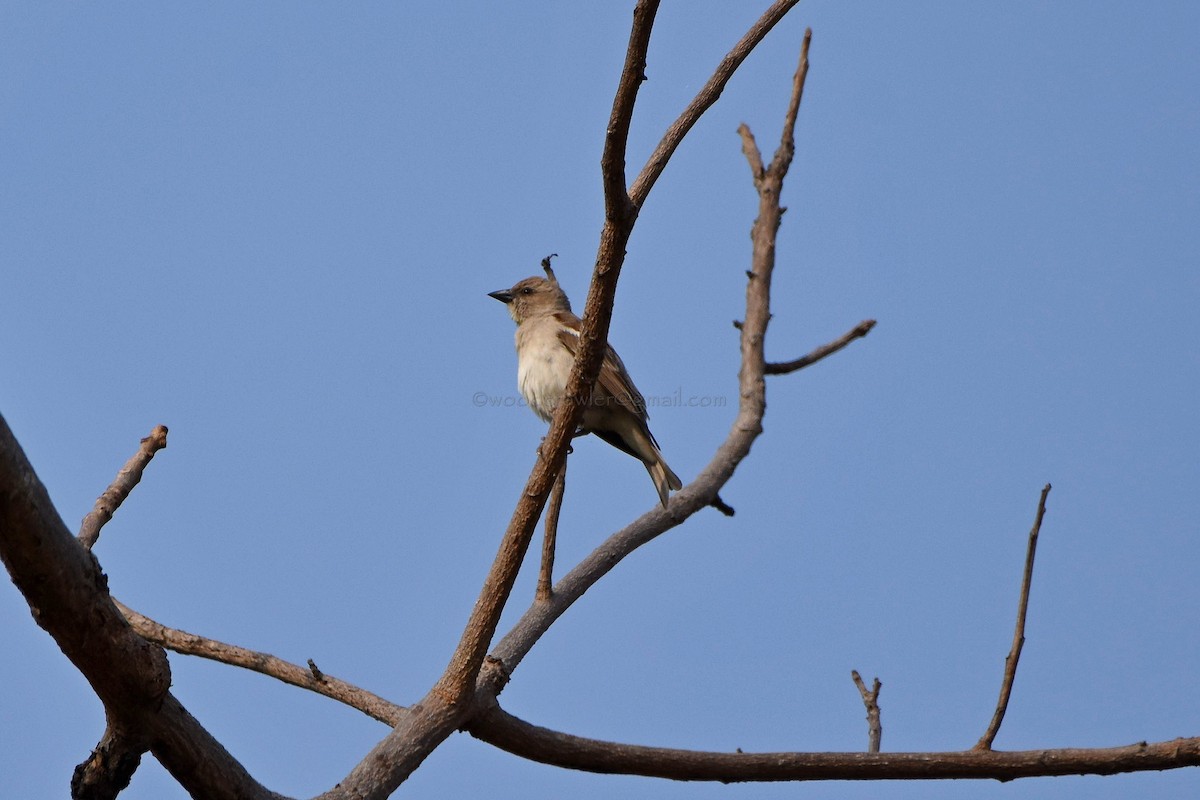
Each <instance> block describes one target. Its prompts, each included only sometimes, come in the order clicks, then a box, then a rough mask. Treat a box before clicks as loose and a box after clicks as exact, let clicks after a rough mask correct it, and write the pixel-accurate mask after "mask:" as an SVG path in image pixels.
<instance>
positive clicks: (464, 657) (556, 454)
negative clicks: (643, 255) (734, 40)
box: [323, 0, 658, 800]
mask: <svg viewBox="0 0 1200 800" xmlns="http://www.w3.org/2000/svg"><path fill="white" fill-rule="evenodd" d="M657 10H658V2H657V0H639V2H638V4H637V6H636V8H635V9H634V14H633V26H632V30H631V31H630V35H629V46H628V49H627V51H626V55H625V67H624V69H623V70H622V73H621V81H620V84H619V85H618V87H617V91H616V96H615V100H614V101H613V109H612V114H611V116H610V118H609V124H608V131H607V135H606V136H605V143H604V153H603V155H602V156H601V162H600V163H601V171H602V177H603V185H604V194H605V200H604V205H605V222H604V228H603V230H602V231H601V233H600V246H599V250H598V252H597V255H596V268H595V271H594V272H593V275H592V282H591V287H590V289H589V291H588V296H587V301H586V303H585V305H584V310H583V323H582V327H581V330H580V334H579V349H578V351H577V353H576V356H575V364H574V366H573V367H572V369H571V376H570V378H569V379H568V381H567V387H566V391H565V393H564V396H563V401H562V402H561V403H559V408H558V409H557V411H556V412H555V415H554V418H553V420H552V421H551V423H550V430H549V431H548V432H547V434H546V437H545V439H543V440H542V445H541V447H540V448H539V449H538V459H537V462H536V463H535V465H534V468H533V471H532V472H531V473H530V476H529V480H528V481H527V482H526V484H525V491H524V493H523V494H522V496H521V499H520V501H519V502H518V504H517V507H516V509H514V511H513V515H512V518H511V520H510V521H509V524H508V528H507V530H506V531H505V533H504V537H503V539H502V540H501V544H500V551H499V553H497V556H496V559H495V561H494V562H493V565H492V568H491V569H490V570H489V572H488V575H487V578H486V579H485V580H484V585H483V588H482V590H481V591H480V594H479V598H478V599H477V600H476V602H475V608H474V609H473V610H472V612H471V616H470V619H469V620H468V621H467V625H466V627H465V629H464V631H463V635H462V637H461V639H460V641H459V644H458V647H457V648H456V649H455V652H454V654H453V656H452V657H451V659H450V663H449V665H448V666H447V667H446V671H445V673H444V674H443V675H442V677H441V678H440V679H439V680H438V682H437V684H436V685H435V686H434V687H433V689H432V690H431V691H430V692H429V693H428V694H427V695H426V696H425V697H424V698H423V699H422V700H421V702H420V703H417V704H416V705H414V706H413V707H412V708H411V709H410V713H409V714H407V715H405V717H404V718H403V719H402V720H401V721H400V723H399V724H398V725H397V726H396V727H395V728H394V729H393V731H392V733H390V734H389V735H388V736H387V737H385V738H384V739H383V740H382V741H381V742H380V743H379V744H378V745H376V746H375V747H374V748H373V749H372V750H371V752H370V753H368V754H367V756H366V758H364V759H363V760H362V761H360V762H359V763H358V765H357V766H355V768H354V769H353V770H352V771H351V772H350V774H349V775H347V776H346V778H345V779H344V780H343V781H342V782H341V783H340V784H339V785H338V787H337V788H335V789H333V790H331V791H330V792H328V793H326V795H323V797H324V798H326V800H334V798H342V797H353V798H355V800H373V798H380V800H382V798H384V797H386V796H387V795H388V794H390V793H391V792H392V791H394V790H395V788H396V787H397V786H399V785H400V784H401V783H402V782H403V781H404V780H405V779H406V778H407V777H408V775H409V774H411V773H412V771H413V770H414V769H416V767H417V766H418V765H419V764H420V763H421V762H422V761H423V760H424V759H425V758H426V757H427V756H428V755H429V753H431V752H432V751H433V749H434V748H435V747H437V746H438V745H439V744H440V743H441V742H442V741H443V740H444V739H445V738H446V737H447V736H449V735H450V733H452V732H453V731H454V730H456V729H457V728H459V727H460V726H461V725H462V724H463V723H464V722H465V721H466V719H467V718H468V717H469V715H470V714H471V713H473V711H474V710H475V706H474V704H473V703H472V702H471V697H472V693H473V692H474V689H475V684H476V680H477V678H478V677H479V676H480V668H481V667H482V665H483V661H484V657H485V656H486V655H487V649H488V646H489V645H490V643H491V640H492V637H493V636H494V635H495V631H496V625H497V624H498V622H499V620H500V614H501V612H502V611H503V610H504V606H505V603H506V602H507V601H508V597H509V595H510V594H511V593H512V587H513V584H514V582H515V581H516V577H517V571H518V570H519V569H520V566H521V562H522V560H523V558H524V556H525V552H526V550H527V549H528V547H529V542H530V539H531V538H532V535H533V529H534V526H535V525H536V524H537V519H538V517H539V516H540V514H541V512H542V509H543V507H544V506H545V503H546V499H547V497H548V495H549V493H550V490H551V488H552V486H553V484H554V482H555V480H556V479H557V477H558V473H559V471H560V470H561V469H562V465H563V463H564V461H565V460H566V452H567V448H568V446H569V445H570V441H571V437H572V435H573V434H574V432H575V429H576V428H577V427H578V423H579V420H580V419H581V417H582V415H583V411H584V408H585V406H586V404H587V401H588V399H589V398H590V396H591V391H592V385H593V384H594V383H595V382H596V376H597V375H598V374H599V372H600V364H601V360H602V359H603V357H604V352H605V348H606V346H607V342H608V328H609V324H610V322H611V320H612V307H613V301H614V299H615V297H616V288H617V279H618V278H619V277H620V274H621V265H622V264H623V263H624V259H625V247H626V245H627V243H628V242H629V236H630V234H631V233H632V231H633V226H634V223H635V221H636V219H637V213H636V209H635V208H634V207H633V205H632V204H631V203H630V201H629V198H628V196H627V195H626V194H625V177H624V168H625V146H626V138H627V135H628V131H629V121H630V119H631V118H632V116H633V107H634V103H635V101H636V99H637V89H638V86H639V85H640V84H641V81H642V79H643V78H644V71H645V62H646V49H647V48H648V47H649V43H650V30H651V28H652V26H653V22H654V15H655V13H656V12H657ZM498 667H499V670H498V671H499V672H500V673H503V672H504V665H498ZM496 672H497V670H496V669H489V685H494V684H493V683H492V681H494V679H495V674H496Z"/></svg>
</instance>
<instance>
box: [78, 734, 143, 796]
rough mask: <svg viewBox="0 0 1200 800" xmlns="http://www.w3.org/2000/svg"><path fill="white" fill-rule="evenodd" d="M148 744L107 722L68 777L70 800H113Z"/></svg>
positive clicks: (124, 784) (134, 768)
mask: <svg viewBox="0 0 1200 800" xmlns="http://www.w3.org/2000/svg"><path fill="white" fill-rule="evenodd" d="M148 749H149V745H148V744H147V743H146V742H145V741H143V740H142V739H141V737H137V736H132V737H131V736H127V735H126V734H125V732H124V731H122V730H120V728H119V727H117V726H115V725H112V724H111V723H110V724H109V725H108V727H106V728H105V729H104V736H103V737H102V738H101V739H100V743H99V744H97V745H96V749H95V750H93V751H92V753H91V755H89V756H88V757H87V760H86V761H84V762H83V763H82V764H80V765H79V766H77V767H75V772H74V774H72V775H71V800H114V798H116V796H117V795H118V794H120V793H121V792H122V791H123V790H124V789H125V787H127V786H129V781H130V780H131V779H132V778H133V773H134V772H136V771H137V768H138V766H139V765H140V764H141V763H142V754H143V753H145V752H146V751H147V750H148Z"/></svg>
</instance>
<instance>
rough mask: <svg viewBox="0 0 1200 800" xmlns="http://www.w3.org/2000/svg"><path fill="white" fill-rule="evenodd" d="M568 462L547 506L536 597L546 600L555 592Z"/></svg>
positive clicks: (555, 484)
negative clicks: (555, 562)
mask: <svg viewBox="0 0 1200 800" xmlns="http://www.w3.org/2000/svg"><path fill="white" fill-rule="evenodd" d="M567 463H568V462H566V461H564V462H563V465H562V469H560V470H559V471H558V478H557V479H556V480H555V481H554V491H553V492H552V493H551V495H550V504H549V505H548V506H547V507H546V527H545V533H544V538H543V539H542V567H541V569H540V570H539V571H538V582H537V594H536V595H535V597H536V599H537V600H538V601H539V602H545V601H546V600H549V599H550V595H552V594H553V593H554V589H553V585H554V547H555V543H556V541H557V539H558V516H559V514H560V513H562V502H563V492H565V491H566V489H567Z"/></svg>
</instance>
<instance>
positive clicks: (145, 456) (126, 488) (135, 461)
mask: <svg viewBox="0 0 1200 800" xmlns="http://www.w3.org/2000/svg"><path fill="white" fill-rule="evenodd" d="M166 446H167V428H166V426H165V425H158V426H156V427H155V428H154V430H153V431H151V432H150V435H149V436H147V437H146V438H145V439H142V444H141V447H139V448H138V451H137V452H136V453H134V454H133V457H132V458H130V459H129V461H127V462H126V463H125V466H123V467H121V471H120V472H118V473H117V477H116V478H115V479H114V480H113V482H112V484H111V485H110V486H109V487H108V488H107V489H105V490H104V492H103V493H102V494H101V495H100V497H98V498H96V506H95V507H94V508H93V509H92V510H91V511H90V512H88V515H87V516H86V517H84V518H83V522H82V524H80V526H79V537H78V538H79V543H80V544H82V545H83V546H84V547H85V548H87V549H89V550H90V549H91V548H92V545H94V544H95V543H96V540H97V539H99V538H100V529H101V528H103V527H104V524H105V523H106V522H108V521H109V520H110V519H112V516H113V514H115V513H116V511H117V509H118V508H120V506H121V503H123V502H125V498H126V497H129V493H130V492H132V491H133V487H135V486H137V485H138V482H139V481H141V479H142V470H144V469H145V468H146V465H147V464H149V463H150V459H152V458H154V454H155V453H157V452H158V451H159V450H162V449H163V448H164V447H166Z"/></svg>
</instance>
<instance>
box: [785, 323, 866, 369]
mask: <svg viewBox="0 0 1200 800" xmlns="http://www.w3.org/2000/svg"><path fill="white" fill-rule="evenodd" d="M874 327H875V320H873V319H865V320H863V321H862V322H860V323H858V324H857V325H855V326H854V327H853V328H851V329H850V330H849V331H847V332H846V333H845V334H843V335H842V336H841V337H840V338H838V339H835V340H833V341H832V342H829V343H828V344H823V345H821V346H820V347H818V348H817V349H815V350H813V351H812V352H811V353H809V354H807V355H803V356H800V357H799V358H797V359H796V360H795V361H785V362H783V363H778V362H774V361H769V362H767V363H766V364H764V365H763V372H765V373H766V374H767V375H787V374H788V373H790V372H795V371H796V370H799V369H804V368H805V367H807V366H811V365H812V364H815V363H817V362H818V361H820V360H821V359H823V358H825V357H826V356H831V355H833V354H834V353H836V352H837V351H839V350H841V349H842V348H843V347H845V346H846V345H848V344H850V343H851V342H853V341H854V340H855V339H861V338H862V337H864V336H866V335H867V334H868V333H870V332H871V329H872V328H874Z"/></svg>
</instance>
